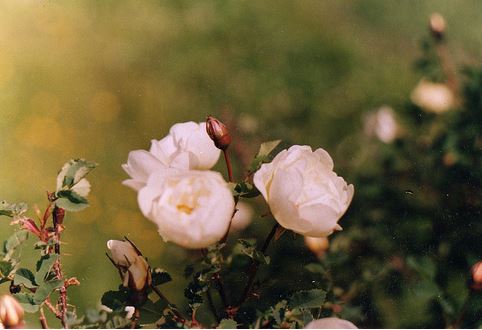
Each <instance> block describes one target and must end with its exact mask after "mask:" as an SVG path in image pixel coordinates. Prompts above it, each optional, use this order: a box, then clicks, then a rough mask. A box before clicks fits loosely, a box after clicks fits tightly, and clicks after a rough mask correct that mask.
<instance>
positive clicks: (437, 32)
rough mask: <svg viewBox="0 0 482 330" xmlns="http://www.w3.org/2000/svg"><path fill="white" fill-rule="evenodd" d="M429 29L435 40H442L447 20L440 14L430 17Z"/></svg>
mask: <svg viewBox="0 0 482 330" xmlns="http://www.w3.org/2000/svg"><path fill="white" fill-rule="evenodd" d="M429 27H430V32H431V33H432V35H433V36H434V38H435V39H437V40H440V39H442V38H443V37H444V34H445V29H446V27H447V24H446V23H445V19H444V18H443V16H442V15H440V14H439V13H433V14H432V15H431V16H430V20H429Z"/></svg>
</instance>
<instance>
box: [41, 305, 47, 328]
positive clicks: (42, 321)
mask: <svg viewBox="0 0 482 330" xmlns="http://www.w3.org/2000/svg"><path fill="white" fill-rule="evenodd" d="M39 321H40V325H41V326H42V329H48V328H49V325H48V324H47V319H46V318H45V313H44V308H43V307H42V306H41V307H40V316H39Z"/></svg>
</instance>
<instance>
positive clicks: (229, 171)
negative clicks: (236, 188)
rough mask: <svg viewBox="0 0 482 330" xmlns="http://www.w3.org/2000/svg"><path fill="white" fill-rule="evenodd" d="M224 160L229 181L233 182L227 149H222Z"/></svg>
mask: <svg viewBox="0 0 482 330" xmlns="http://www.w3.org/2000/svg"><path fill="white" fill-rule="evenodd" d="M223 155H224V161H225V162H226V168H227V170H228V179H229V182H234V179H233V167H232V166H231V159H230V158H229V154H228V149H224V150H223Z"/></svg>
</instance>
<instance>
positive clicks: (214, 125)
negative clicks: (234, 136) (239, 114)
mask: <svg viewBox="0 0 482 330" xmlns="http://www.w3.org/2000/svg"><path fill="white" fill-rule="evenodd" d="M206 132H207V133H208V135H209V137H210V138H211V140H213V141H214V145H215V146H216V147H217V148H218V149H221V150H226V149H227V148H228V147H229V145H230V144H231V135H230V134H229V130H228V128H227V127H226V125H224V124H223V123H222V122H220V121H219V120H218V119H216V118H214V117H212V116H208V117H207V119H206Z"/></svg>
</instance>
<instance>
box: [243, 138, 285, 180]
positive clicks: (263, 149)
mask: <svg viewBox="0 0 482 330" xmlns="http://www.w3.org/2000/svg"><path fill="white" fill-rule="evenodd" d="M280 143H281V140H274V141H268V142H264V143H262V144H261V146H260V147H259V151H258V154H257V155H256V157H255V158H254V160H253V161H252V162H251V165H250V167H249V170H250V172H256V171H257V170H258V169H259V167H260V166H261V164H262V163H266V162H269V161H270V160H271V159H272V153H273V151H274V149H276V147H277V146H278V145H279V144H280Z"/></svg>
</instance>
